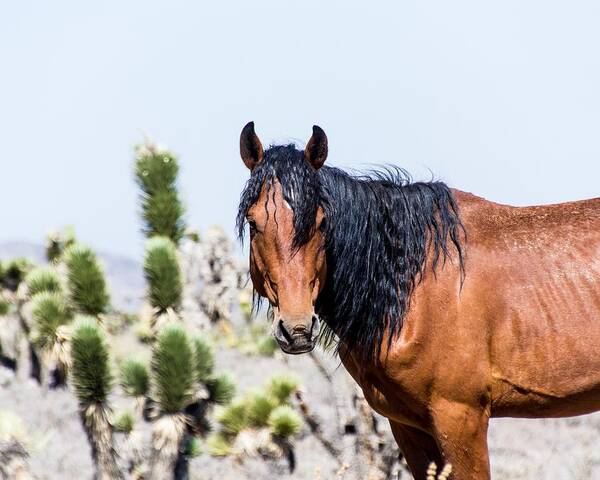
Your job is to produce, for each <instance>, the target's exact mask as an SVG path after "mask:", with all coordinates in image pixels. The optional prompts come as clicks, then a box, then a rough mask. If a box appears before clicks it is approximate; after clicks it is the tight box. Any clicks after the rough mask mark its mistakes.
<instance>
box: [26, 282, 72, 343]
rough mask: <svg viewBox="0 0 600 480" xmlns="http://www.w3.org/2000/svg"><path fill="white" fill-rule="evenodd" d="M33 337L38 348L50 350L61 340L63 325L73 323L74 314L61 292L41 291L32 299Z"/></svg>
mask: <svg viewBox="0 0 600 480" xmlns="http://www.w3.org/2000/svg"><path fill="white" fill-rule="evenodd" d="M31 315H32V317H33V322H34V323H33V329H32V339H33V343H34V345H35V346H36V347H37V348H40V349H42V350H45V351H50V350H52V348H53V347H54V345H55V344H56V343H57V342H58V341H59V340H60V338H59V337H60V335H61V327H64V326H65V325H68V324H69V323H71V320H72V315H71V311H70V309H69V305H68V304H67V301H66V300H65V298H64V297H63V295H62V294H61V293H58V292H41V293H38V294H36V295H34V296H33V298H32V299H31Z"/></svg>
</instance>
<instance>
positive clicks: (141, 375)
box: [121, 359, 150, 397]
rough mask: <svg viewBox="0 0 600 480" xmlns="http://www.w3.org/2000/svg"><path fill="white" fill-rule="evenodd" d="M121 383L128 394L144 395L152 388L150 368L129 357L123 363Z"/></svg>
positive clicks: (133, 395)
mask: <svg viewBox="0 0 600 480" xmlns="http://www.w3.org/2000/svg"><path fill="white" fill-rule="evenodd" d="M121 385H122V387H123V390H125V393H127V395H130V396H132V397H144V396H146V395H148V392H149V390H150V376H149V374H148V369H147V368H146V365H144V364H143V363H142V362H140V361H139V360H135V359H128V360H126V361H125V362H123V365H121Z"/></svg>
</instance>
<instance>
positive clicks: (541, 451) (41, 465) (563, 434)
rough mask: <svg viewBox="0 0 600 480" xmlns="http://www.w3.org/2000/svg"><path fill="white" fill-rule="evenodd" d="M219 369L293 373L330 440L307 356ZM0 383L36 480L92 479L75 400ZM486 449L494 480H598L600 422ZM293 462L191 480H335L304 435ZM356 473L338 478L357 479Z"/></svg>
mask: <svg viewBox="0 0 600 480" xmlns="http://www.w3.org/2000/svg"><path fill="white" fill-rule="evenodd" d="M328 362H329V363H328V365H329V367H330V368H331V371H333V372H334V376H335V377H336V379H337V380H340V381H345V379H344V377H345V376H346V375H347V374H346V372H345V371H344V370H343V367H339V368H336V367H337V363H336V362H335V360H332V359H330V360H328ZM217 365H218V366H219V370H224V371H230V372H231V373H233V375H234V376H235V378H236V380H237V382H238V386H239V387H238V388H239V391H240V392H243V391H244V390H245V389H246V388H249V387H252V386H257V385H260V384H262V383H264V382H265V381H266V380H267V379H268V378H269V377H270V376H271V375H272V374H276V373H280V372H285V371H290V370H293V371H294V372H295V373H296V374H297V375H298V376H300V377H301V379H302V382H303V385H304V390H305V396H306V399H307V401H308V403H309V404H310V405H311V407H312V408H313V410H314V412H315V413H316V414H317V415H318V416H319V418H320V419H321V420H322V423H323V426H324V429H325V434H326V435H329V436H330V437H334V435H335V431H336V430H335V429H336V428H337V421H336V418H335V415H336V413H335V409H334V408H333V406H332V400H331V396H330V392H331V388H334V387H332V385H330V384H329V383H328V382H326V381H325V379H324V377H323V376H322V375H320V374H319V372H318V370H317V369H316V367H315V364H314V363H313V362H312V361H311V360H310V359H309V358H308V357H307V356H295V357H288V356H284V355H280V354H278V355H276V357H274V358H264V357H248V356H246V355H244V354H242V353H241V352H239V351H238V350H234V349H227V348H223V349H220V350H219V351H218V354H217ZM0 368H2V367H0ZM0 378H3V379H4V380H3V381H2V383H3V385H2V386H0V408H2V409H8V410H11V411H13V412H14V413H16V414H18V415H19V416H20V417H21V418H22V419H23V421H24V422H25V424H26V426H27V429H28V431H29V433H30V435H31V438H32V443H33V445H34V448H33V451H32V454H31V458H30V465H31V469H32V472H33V473H34V474H35V476H36V478H38V479H40V480H41V479H64V480H70V479H73V480H75V479H85V478H91V475H92V465H91V460H90V452H89V446H88V443H87V439H86V437H85V434H84V432H83V430H82V428H81V425H80V421H79V417H78V414H77V403H76V400H75V398H74V396H73V394H72V393H71V392H70V391H69V390H51V391H45V390H43V389H42V388H40V387H39V386H38V385H37V384H36V383H34V382H33V381H31V382H27V383H19V382H16V381H15V380H14V379H11V375H10V374H8V372H7V371H6V370H5V371H3V372H0ZM337 380H336V381H337ZM115 390H118V389H115ZM125 402H126V400H125V399H124V398H123V397H122V396H121V395H120V394H116V395H115V396H114V398H113V404H114V405H115V406H116V408H120V407H121V406H122V405H123V404H124V403H125ZM147 428H149V427H147ZM489 445H490V452H491V461H492V469H493V478H495V479H501V480H529V479H554V480H591V479H600V414H594V415H588V416H583V417H577V418H569V419H551V420H522V419H496V420H493V421H492V424H491V428H490V434H489ZM296 455H297V460H298V461H297V468H296V471H295V472H294V473H293V474H289V472H288V471H287V467H286V464H285V463H283V462H281V463H273V462H268V463H267V462H263V461H261V460H248V461H245V462H244V463H243V464H240V463H236V462H234V461H233V460H231V459H220V458H213V457H211V456H209V455H208V454H202V455H200V456H199V457H197V458H195V459H193V460H192V461H191V464H190V467H191V468H190V470H191V478H192V479H203V480H211V479H214V480H230V479H231V480H233V479H236V480H239V479H248V480H250V479H270V478H289V479H290V480H292V479H293V480H309V479H310V480H314V479H319V478H320V479H330V478H336V475H335V473H336V470H337V464H336V462H335V461H334V459H333V458H331V456H330V455H329V454H328V453H327V452H326V451H325V450H324V449H323V447H322V446H321V445H320V444H319V442H318V441H317V440H316V439H315V438H314V437H313V436H312V435H310V434H308V432H304V433H303V435H302V436H301V438H300V439H299V440H298V441H297V443H296ZM350 457H351V456H350ZM355 467H357V466H356V465H354V466H352V467H351V468H350V469H349V471H348V472H346V474H345V475H344V476H343V477H342V478H343V479H347V480H354V479H358V478H360V477H359V476H357V475H356V471H355ZM402 478H403V479H405V478H408V477H407V476H406V475H404V476H402Z"/></svg>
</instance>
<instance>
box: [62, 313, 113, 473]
mask: <svg viewBox="0 0 600 480" xmlns="http://www.w3.org/2000/svg"><path fill="white" fill-rule="evenodd" d="M71 355H72V363H73V367H72V382H73V387H74V389H75V393H76V395H77V399H78V400H79V411H80V417H81V421H82V424H83V427H84V429H85V431H86V433H87V436H88V439H89V441H90V445H91V446H92V458H93V460H94V465H95V469H96V475H95V478H97V479H105V480H109V479H111V480H112V479H122V478H123V474H122V473H121V472H120V470H119V469H118V467H117V463H116V453H115V449H114V442H113V429H112V426H111V424H110V421H109V410H110V409H109V406H108V403H107V399H108V395H109V393H110V389H111V386H112V382H113V378H112V374H111V371H110V362H109V353H108V347H107V344H106V340H105V338H104V334H103V332H102V330H101V329H100V327H99V326H98V325H97V322H96V321H95V320H94V319H92V318H89V317H81V318H79V319H78V320H77V323H76V326H75V329H74V333H73V336H72V338H71Z"/></svg>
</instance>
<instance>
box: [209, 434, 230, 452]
mask: <svg viewBox="0 0 600 480" xmlns="http://www.w3.org/2000/svg"><path fill="white" fill-rule="evenodd" d="M206 447H207V449H208V452H209V453H210V454H211V455H213V456H215V457H225V456H227V455H229V454H230V453H231V442H230V441H229V439H228V438H227V436H226V435H224V434H223V433H222V432H214V433H211V434H210V435H209V436H208V438H207V439H206Z"/></svg>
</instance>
